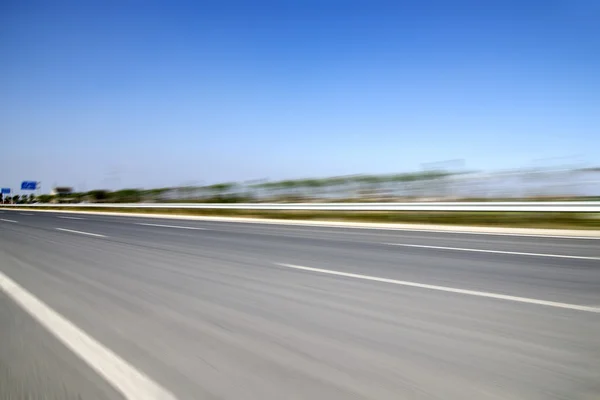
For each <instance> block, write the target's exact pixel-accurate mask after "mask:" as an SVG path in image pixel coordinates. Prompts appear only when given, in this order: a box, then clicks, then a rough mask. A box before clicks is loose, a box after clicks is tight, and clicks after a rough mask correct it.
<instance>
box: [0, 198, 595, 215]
mask: <svg viewBox="0 0 600 400" xmlns="http://www.w3.org/2000/svg"><path fill="white" fill-rule="evenodd" d="M1 206H3V207H32V208H35V207H52V208H90V209H93V208H139V209H149V208H154V209H210V210H273V211H275V210H279V211H281V210H289V211H466V212H489V211H498V212H511V211H512V212H578V213H600V202H598V201H590V202H585V201H572V202H569V201H564V202H502V203H485V202H482V203H480V202H477V203H476V202H435V203H434V202H431V203H293V204H292V203H287V204H286V203H237V204H223V203H110V204H108V203H93V204H3V205H1Z"/></svg>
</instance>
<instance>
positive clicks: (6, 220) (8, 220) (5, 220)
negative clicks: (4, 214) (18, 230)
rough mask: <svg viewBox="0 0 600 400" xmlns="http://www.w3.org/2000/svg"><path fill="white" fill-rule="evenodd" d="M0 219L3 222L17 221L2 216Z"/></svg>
mask: <svg viewBox="0 0 600 400" xmlns="http://www.w3.org/2000/svg"><path fill="white" fill-rule="evenodd" d="M0 221H4V222H14V223H15V224H17V223H18V222H17V221H13V220H12V219H4V218H0Z"/></svg>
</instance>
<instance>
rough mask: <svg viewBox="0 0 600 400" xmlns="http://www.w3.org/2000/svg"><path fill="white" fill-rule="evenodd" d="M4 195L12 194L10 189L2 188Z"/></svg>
mask: <svg viewBox="0 0 600 400" xmlns="http://www.w3.org/2000/svg"><path fill="white" fill-rule="evenodd" d="M2 194H10V188H2Z"/></svg>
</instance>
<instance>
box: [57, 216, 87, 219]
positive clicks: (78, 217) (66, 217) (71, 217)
mask: <svg viewBox="0 0 600 400" xmlns="http://www.w3.org/2000/svg"><path fill="white" fill-rule="evenodd" d="M57 218H62V219H85V218H81V217H62V216H58V217H57Z"/></svg>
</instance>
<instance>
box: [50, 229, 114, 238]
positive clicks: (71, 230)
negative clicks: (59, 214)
mask: <svg viewBox="0 0 600 400" xmlns="http://www.w3.org/2000/svg"><path fill="white" fill-rule="evenodd" d="M55 229H56V230H58V231H63V232H71V233H79V234H81V235H89V236H97V237H106V236H104V235H99V234H97V233H90V232H82V231H74V230H73V229H64V228H55Z"/></svg>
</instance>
